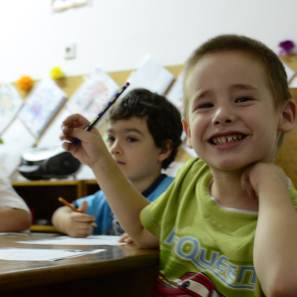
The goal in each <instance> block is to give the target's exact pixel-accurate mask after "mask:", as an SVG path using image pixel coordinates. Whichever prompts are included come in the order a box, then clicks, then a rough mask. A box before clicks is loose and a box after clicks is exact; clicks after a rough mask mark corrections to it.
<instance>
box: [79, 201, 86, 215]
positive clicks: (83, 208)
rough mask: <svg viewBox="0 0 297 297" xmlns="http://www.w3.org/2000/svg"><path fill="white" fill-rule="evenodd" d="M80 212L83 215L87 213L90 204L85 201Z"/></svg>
mask: <svg viewBox="0 0 297 297" xmlns="http://www.w3.org/2000/svg"><path fill="white" fill-rule="evenodd" d="M78 210H79V211H80V212H82V213H85V212H86V211H87V210H88V202H87V201H86V200H84V201H83V202H82V204H81V206H80V207H79V208H78Z"/></svg>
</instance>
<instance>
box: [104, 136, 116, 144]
mask: <svg viewBox="0 0 297 297" xmlns="http://www.w3.org/2000/svg"><path fill="white" fill-rule="evenodd" d="M114 140H115V138H114V137H112V136H108V137H107V140H106V141H107V142H108V143H111V142H114Z"/></svg>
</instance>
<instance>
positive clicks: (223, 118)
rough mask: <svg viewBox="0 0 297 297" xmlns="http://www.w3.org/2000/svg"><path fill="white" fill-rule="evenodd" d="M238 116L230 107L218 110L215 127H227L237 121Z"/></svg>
mask: <svg viewBox="0 0 297 297" xmlns="http://www.w3.org/2000/svg"><path fill="white" fill-rule="evenodd" d="M235 118H236V115H235V113H234V110H233V109H232V108H230V107H222V108H219V109H217V110H216V112H215V114H214V117H213V120H212V123H213V124H214V125H226V124H230V123H233V122H234V121H235Z"/></svg>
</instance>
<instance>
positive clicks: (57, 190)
mask: <svg viewBox="0 0 297 297" xmlns="http://www.w3.org/2000/svg"><path fill="white" fill-rule="evenodd" d="M11 184H12V186H13V188H14V189H15V191H16V192H17V193H18V194H19V195H20V196H21V197H22V198H23V199H24V200H25V202H26V203H27V205H28V206H29V208H30V210H31V212H32V224H33V225H32V226H31V228H30V230H31V231H36V232H57V230H56V229H55V228H54V227H53V226H51V217H52V215H53V213H54V212H55V210H56V209H58V208H59V207H61V206H63V205H62V204H61V202H60V201H59V200H58V198H59V197H62V198H64V199H65V200H67V201H68V202H70V203H71V202H72V201H74V200H76V199H78V198H81V197H85V196H88V195H91V194H94V193H95V192H96V191H98V189H99V186H98V184H97V181H96V180H54V181H53V180H38V181H13V182H12V183H11ZM40 221H43V222H44V223H45V224H44V225H41V224H38V222H40Z"/></svg>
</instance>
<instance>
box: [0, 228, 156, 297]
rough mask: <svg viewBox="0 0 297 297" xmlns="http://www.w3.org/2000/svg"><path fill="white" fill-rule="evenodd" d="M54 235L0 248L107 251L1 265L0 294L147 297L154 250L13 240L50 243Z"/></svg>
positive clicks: (0, 240)
mask: <svg viewBox="0 0 297 297" xmlns="http://www.w3.org/2000/svg"><path fill="white" fill-rule="evenodd" d="M55 236H58V234H48V233H47V234H46V233H33V234H32V233H31V234H16V235H3V236H0V247H22V248H56V249H59V248H71V249H93V248H104V249H106V250H107V251H106V252H102V253H98V254H92V255H86V256H81V257H76V258H69V259H64V260H59V261H54V262H45V261H40V262H35V261H4V260H0V295H1V296H5V297H12V296H18V297H20V296H22V297H26V296H42V297H47V296H55V297H59V296H63V297H68V296H69V297H74V296H81V297H85V296H92V297H94V296H100V297H101V296H110V297H117V296H121V297H122V296H129V297H131V296H132V297H133V296H141V297H145V296H151V289H152V285H153V281H154V277H155V275H156V273H157V271H158V263H159V260H158V256H159V251H158V250H153V249H151V250H150V249H139V248H137V247H136V246H135V245H122V246H62V245H55V246H53V245H33V244H20V243H15V241H25V240H37V239H43V238H51V237H55Z"/></svg>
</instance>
